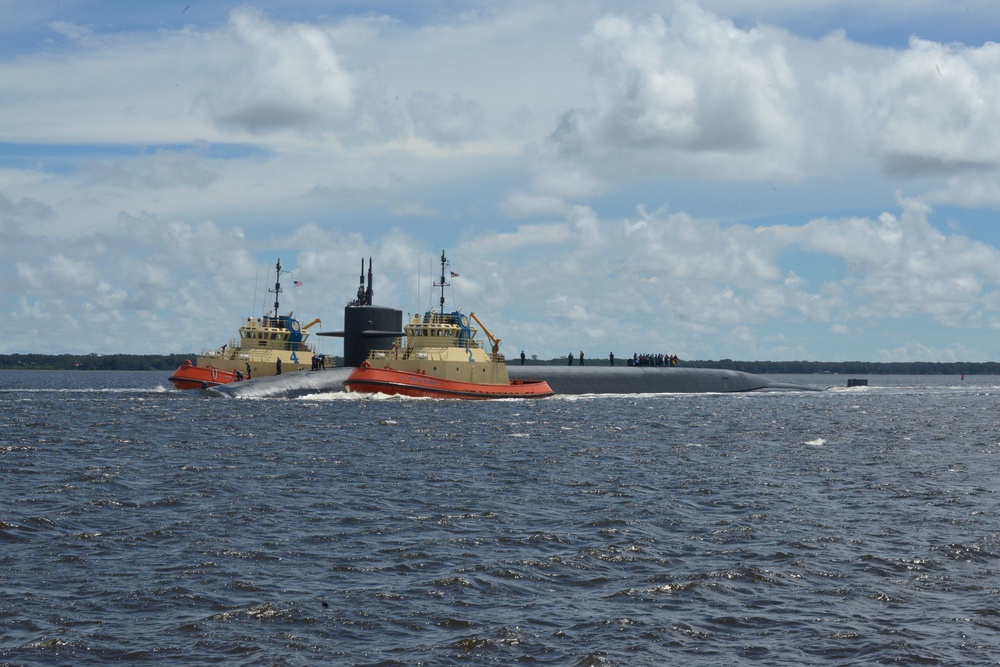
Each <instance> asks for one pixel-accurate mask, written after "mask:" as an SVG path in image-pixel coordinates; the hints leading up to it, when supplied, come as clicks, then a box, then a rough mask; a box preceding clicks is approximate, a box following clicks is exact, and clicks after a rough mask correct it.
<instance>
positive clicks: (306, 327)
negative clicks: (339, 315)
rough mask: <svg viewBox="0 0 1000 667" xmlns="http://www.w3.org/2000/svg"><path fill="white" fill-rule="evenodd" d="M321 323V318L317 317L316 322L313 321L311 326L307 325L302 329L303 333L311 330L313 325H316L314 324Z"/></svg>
mask: <svg viewBox="0 0 1000 667" xmlns="http://www.w3.org/2000/svg"><path fill="white" fill-rule="evenodd" d="M321 321H322V320H320V319H319V318H318V317H317V318H316V319H315V320H313V321H312V322H310V323H309V324H307V325H305V326H304V327H302V330H303V331H305V330H306V329H308V328H309V327H311V326H312V325H314V324H319V323H320V322H321Z"/></svg>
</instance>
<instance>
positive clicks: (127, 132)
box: [0, 0, 1000, 362]
mask: <svg viewBox="0 0 1000 667" xmlns="http://www.w3.org/2000/svg"><path fill="white" fill-rule="evenodd" d="M998 25H1000V3H997V2H995V1H994V0H969V1H967V2H958V3H956V2H954V0H909V1H907V2H903V1H902V0H899V1H895V2H894V1H887V2H879V3H872V2H870V1H868V0H865V1H863V2H862V1H861V0H858V1H853V0H842V1H836V2H835V1H832V0H831V1H827V0H812V1H811V2H809V3H802V2H800V1H799V0H758V1H757V2H745V1H744V0H691V1H688V0H681V1H677V2H671V1H670V0H661V1H658V2H645V1H641V0H637V1H634V2H627V1H626V2H621V1H618V2H606V1H602V0H524V1H522V0H510V1H508V2H503V3H496V2H474V1H466V2H457V1H452V0H427V1H424V2H419V3H414V2H410V1H406V0H381V1H379V0H374V1H366V2H361V1H359V0H356V1H345V2H337V1H333V0H322V1H320V0H261V1H258V2H253V1H251V2H247V3H238V2H226V1H223V0H207V1H199V0H179V1H178V2H161V1H159V0H158V1H157V2H151V1H145V2H129V3H121V2H111V1H109V0H0V100H2V103H0V280H2V281H3V289H2V290H0V314H2V324H0V333H2V335H0V353H3V354H13V353H48V354H64V353H69V354H88V353H92V352H96V353H98V354H113V353H128V354H168V353H188V352H198V351H200V350H202V349H203V348H217V347H219V346H221V345H222V344H224V343H228V342H229V339H230V338H232V337H234V336H235V335H236V328H237V326H238V325H239V322H240V321H241V319H243V318H245V317H247V316H250V315H254V316H259V315H262V314H264V313H265V312H266V311H267V309H268V307H269V306H272V305H273V298H272V297H271V295H269V294H267V292H266V289H267V287H268V286H272V285H273V282H274V265H275V262H276V261H277V260H278V259H279V258H280V260H281V263H282V267H283V268H284V269H285V270H288V271H290V273H289V274H288V275H286V276H283V279H282V288H283V290H284V291H283V293H282V295H281V311H282V313H285V312H287V311H292V312H293V313H294V315H295V316H296V317H297V318H299V319H300V320H302V321H303V322H308V321H311V320H312V319H314V318H316V317H319V318H321V319H322V324H321V325H317V326H315V327H313V329H312V331H314V332H315V331H317V330H323V331H336V330H339V329H340V328H342V325H343V308H344V305H345V304H346V303H347V302H348V301H350V300H351V299H352V298H353V297H354V295H355V293H356V291H357V287H358V279H359V274H360V267H361V262H362V261H365V262H367V260H368V258H369V257H370V258H372V263H373V270H374V301H375V303H376V304H378V305H384V306H391V307H395V308H399V309H401V310H402V311H403V312H404V317H405V314H406V313H415V312H422V311H424V310H426V309H427V308H429V307H431V306H434V305H436V304H437V292H435V291H434V290H433V289H432V283H433V282H434V277H433V275H432V274H433V273H435V272H439V270H440V266H439V263H438V262H439V258H440V256H441V252H442V250H443V251H445V253H446V254H447V257H448V260H449V262H450V265H449V272H451V271H454V272H455V273H458V274H459V275H458V276H457V277H455V278H453V279H450V280H449V282H450V283H451V286H450V287H449V288H448V289H447V290H446V297H447V300H448V303H447V307H448V308H449V309H461V310H462V311H463V312H469V311H474V312H475V313H476V314H477V315H478V316H479V318H480V319H481V320H482V321H483V322H484V324H486V326H488V327H489V328H490V330H491V331H492V332H493V333H494V334H496V335H497V336H498V337H499V338H501V339H502V344H501V351H503V352H505V353H506V354H507V355H508V356H509V357H511V358H513V357H515V356H517V355H518V354H519V353H520V351H521V350H524V351H525V353H526V354H527V355H528V356H529V357H530V356H538V357H539V358H542V359H548V358H555V357H564V356H566V355H567V354H568V353H573V354H578V353H579V351H581V350H582V351H584V352H585V354H586V356H588V357H606V356H607V355H608V353H609V352H614V354H615V355H616V356H617V357H619V358H621V357H625V356H631V355H632V354H633V353H666V354H676V355H678V356H679V357H680V358H682V359H704V360H707V359H712V360H715V359H736V360H774V361H783V360H810V361H852V360H859V361H885V362H902V361H939V362H948V361H991V360H997V359H998V358H1000V349H998V348H1000V344H998V342H997V336H998V334H1000V218H998V209H1000V113H997V110H998V109H1000V45H998V44H997V43H994V42H993V41H991V40H992V39H997V34H998V33H996V30H995V28H996V26H998ZM366 268H367V267H366ZM293 280H295V281H299V282H301V283H302V285H301V286H299V287H295V286H293V282H292V281H293ZM314 340H317V339H314ZM317 343H318V345H319V347H320V350H321V351H323V352H326V353H327V354H330V355H335V354H340V353H341V352H342V349H343V348H342V343H341V341H340V339H336V338H326V337H324V338H319V339H318V340H317Z"/></svg>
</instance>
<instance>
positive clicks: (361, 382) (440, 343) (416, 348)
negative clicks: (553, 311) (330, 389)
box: [344, 250, 554, 399]
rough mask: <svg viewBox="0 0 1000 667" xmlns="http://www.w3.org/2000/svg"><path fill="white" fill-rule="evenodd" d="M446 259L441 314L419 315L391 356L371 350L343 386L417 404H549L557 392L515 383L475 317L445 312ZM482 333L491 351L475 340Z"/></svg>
mask: <svg viewBox="0 0 1000 667" xmlns="http://www.w3.org/2000/svg"><path fill="white" fill-rule="evenodd" d="M446 266H447V259H446V258H445V254H444V251H443V250H442V251H441V279H440V282H437V283H434V286H435V287H440V288H441V300H440V309H439V310H435V309H433V308H432V309H431V310H428V311H427V312H425V313H423V314H422V315H421V314H418V315H414V316H413V317H412V318H411V319H410V322H409V323H408V324H407V325H406V326H405V327H404V329H403V331H404V337H403V338H397V339H395V341H394V342H393V345H392V348H391V349H388V350H372V351H371V352H370V353H369V354H368V358H367V359H365V360H364V361H363V362H362V363H361V364H360V365H359V366H358V367H357V368H356V369H355V370H354V371H353V372H352V373H351V374H350V375H349V376H348V377H347V379H346V380H345V381H344V386H345V387H346V389H347V390H348V391H351V392H357V393H368V394H375V393H378V394H390V395H401V396H413V397H418V398H462V399H490V398H544V397H546V396H552V395H553V393H554V392H553V391H552V388H551V387H549V385H548V383H547V382H545V381H544V380H511V379H510V376H509V375H508V374H507V362H506V360H505V359H504V356H503V355H502V354H500V350H499V348H500V339H499V338H497V337H496V336H494V335H493V333H492V332H491V331H490V330H489V329H487V328H486V326H485V325H484V324H483V323H482V321H480V319H479V318H478V317H476V314H475V313H474V312H470V313H469V315H465V314H463V313H461V312H459V311H453V312H448V313H446V312H445V311H444V304H445V300H444V288H445V287H446V286H448V285H449V283H448V282H447V281H446V278H445V267H446ZM473 322H475V324H478V325H479V327H481V328H482V331H483V333H484V334H485V335H486V337H487V338H488V339H489V341H490V343H491V350H490V351H487V350H486V349H485V348H484V347H483V344H482V342H481V341H479V340H477V339H476V334H477V333H478V332H479V330H480V329H479V328H477V327H476V326H475V325H474V324H473Z"/></svg>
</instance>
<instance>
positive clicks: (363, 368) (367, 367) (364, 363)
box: [361, 361, 372, 370]
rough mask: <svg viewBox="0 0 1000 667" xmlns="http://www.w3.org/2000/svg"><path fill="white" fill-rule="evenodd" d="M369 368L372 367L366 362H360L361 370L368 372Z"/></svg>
mask: <svg viewBox="0 0 1000 667" xmlns="http://www.w3.org/2000/svg"><path fill="white" fill-rule="evenodd" d="M371 367H372V365H371V364H369V363H368V362H367V361H362V362H361V370H368V369H369V368H371Z"/></svg>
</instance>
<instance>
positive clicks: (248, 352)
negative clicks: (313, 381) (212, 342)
mask: <svg viewBox="0 0 1000 667" xmlns="http://www.w3.org/2000/svg"><path fill="white" fill-rule="evenodd" d="M276 271H277V273H276V276H275V282H274V289H269V290H268V291H269V292H271V293H273V294H274V312H273V314H272V313H271V312H268V313H266V314H264V315H262V316H261V317H258V318H256V319H254V318H252V317H248V318H246V320H245V321H243V322H242V324H241V325H240V327H239V338H236V339H232V338H231V339H230V340H229V343H227V344H225V345H223V346H222V347H221V348H216V349H212V350H204V351H202V353H201V354H200V355H198V357H197V358H196V359H195V362H194V363H192V362H191V361H190V360H189V359H185V360H184V363H182V364H181V365H180V366H179V367H178V368H177V370H176V371H174V374H173V375H171V376H170V382H172V383H173V385H174V386H175V387H176V388H177V389H207V388H208V387H215V386H218V385H220V384H229V383H231V382H238V381H240V380H243V379H249V378H251V377H263V376H266V375H280V374H281V373H288V372H292V371H299V370H305V369H310V368H312V367H313V357H314V356H315V349H314V348H313V347H312V346H310V345H309V344H307V343H306V341H307V339H308V338H309V333H308V329H309V328H310V327H312V326H313V325H315V324H318V323H319V322H320V319H319V318H318V317H317V318H316V319H315V320H313V321H312V322H310V323H309V324H307V325H305V326H302V325H301V324H300V323H299V321H298V320H296V319H295V318H294V317H293V316H292V313H291V312H289V313H288V314H287V315H279V314H278V308H279V295H280V294H281V274H282V273H283V272H282V270H281V259H278V262H277V265H276ZM285 273H287V272H285Z"/></svg>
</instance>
